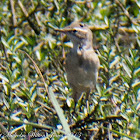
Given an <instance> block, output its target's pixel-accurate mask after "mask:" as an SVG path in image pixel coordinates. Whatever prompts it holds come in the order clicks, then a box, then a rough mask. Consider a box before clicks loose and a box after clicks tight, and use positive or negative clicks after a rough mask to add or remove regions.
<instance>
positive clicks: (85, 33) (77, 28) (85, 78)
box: [58, 22, 100, 102]
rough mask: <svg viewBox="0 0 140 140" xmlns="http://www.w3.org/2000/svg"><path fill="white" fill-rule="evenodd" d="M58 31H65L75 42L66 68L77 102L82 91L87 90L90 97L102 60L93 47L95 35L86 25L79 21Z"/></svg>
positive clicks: (67, 59) (73, 95) (68, 56)
mask: <svg viewBox="0 0 140 140" xmlns="http://www.w3.org/2000/svg"><path fill="white" fill-rule="evenodd" d="M58 31H60V32H63V33H65V34H66V35H67V36H68V37H69V39H70V40H71V41H72V43H73V48H72V49H71V50H70V53H68V55H67V58H66V65H65V69H66V73H67V80H68V83H69V84H70V86H71V88H72V89H73V94H72V97H73V99H74V100H75V102H77V101H78V99H79V98H80V96H81V93H82V92H86V98H88V96H89V93H90V91H91V90H92V89H94V88H95V85H96V81H97V78H98V69H99V66H100V62H99V59H98V56H97V54H96V53H95V51H94V49H93V42H92V41H93V35H92V32H91V30H90V29H89V28H88V27H87V26H86V25H84V24H82V23H79V22H74V23H72V24H71V25H69V26H67V27H65V28H64V29H58Z"/></svg>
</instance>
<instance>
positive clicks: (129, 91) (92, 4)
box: [0, 0, 140, 140]
mask: <svg viewBox="0 0 140 140" xmlns="http://www.w3.org/2000/svg"><path fill="white" fill-rule="evenodd" d="M77 20H80V21H81V22H83V23H86V24H87V25H89V27H90V29H91V30H92V31H93V34H94V46H95V49H96V52H97V54H98V55H99V58H100V62H101V66H100V72H99V79H98V85H97V89H96V90H95V91H94V92H93V94H91V101H90V104H89V106H86V105H84V104H83V102H82V101H80V102H79V103H78V105H79V108H80V110H78V111H77V112H76V113H75V114H73V113H72V112H73V107H72V101H71V98H70V94H71V92H72V91H71V88H70V87H69V85H68V83H67V81H66V74H65V70H64V60H65V54H67V53H68V51H69V50H70V47H71V43H70V42H69V40H68V39H67V38H66V37H65V36H63V35H61V34H60V33H58V32H56V31H55V30H54V29H55V28H63V27H65V26H66V25H68V24H70V23H71V22H73V21H77ZM139 35H140V1H138V0H135V1H133V0H120V1H119V0H107V1H106V0H100V1H98V0H94V1H92V0H83V1H77V0H76V1H74V0H69V1H68V0H40V1H39V0H28V1H27V0H1V1H0V48H1V49H0V138H1V139H26V138H28V139H31V138H34V137H36V138H38V139H39V138H44V139H55V140H57V139H66V138H67V137H68V138H69V139H70V138H71V137H75V139H140V36H139ZM21 50H22V51H21ZM25 52H26V53H27V54H26V53H25ZM28 55H29V56H30V57H31V58H29V56H28ZM33 61H34V62H35V63H36V64H37V65H38V67H39V69H40V71H41V73H42V75H43V77H44V79H45V83H46V85H47V86H46V87H45V86H44V83H43V81H42V78H41V74H38V71H37V68H36V67H35V65H34V62H33ZM48 88H49V91H48ZM50 93H51V94H50ZM48 95H49V96H48ZM51 95H55V97H56V99H57V101H56V100H55V99H54V98H53V97H52V96H51ZM65 101H67V103H68V104H69V103H71V106H70V107H69V108H63V112H61V111H62V110H59V109H60V108H59V107H57V106H58V104H57V103H58V102H59V104H60V105H61V106H62V105H63V104H64V102H65ZM55 105H56V106H55ZM63 115H64V116H65V118H64V116H63ZM65 120H67V121H65ZM64 124H66V125H64ZM62 126H63V129H62ZM68 127H69V128H70V129H69V128H68ZM70 131H71V134H72V136H71V137H70V136H69V135H68V134H67V132H70ZM34 134H35V135H34Z"/></svg>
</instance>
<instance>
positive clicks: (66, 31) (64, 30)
mask: <svg viewBox="0 0 140 140" xmlns="http://www.w3.org/2000/svg"><path fill="white" fill-rule="evenodd" d="M55 31H58V32H61V33H65V34H66V33H68V32H69V31H70V29H68V28H64V29H55Z"/></svg>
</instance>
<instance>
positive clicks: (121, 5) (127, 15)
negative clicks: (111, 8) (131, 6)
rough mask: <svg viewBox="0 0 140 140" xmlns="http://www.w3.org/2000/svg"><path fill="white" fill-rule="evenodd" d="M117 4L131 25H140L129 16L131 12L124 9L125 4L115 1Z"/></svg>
mask: <svg viewBox="0 0 140 140" xmlns="http://www.w3.org/2000/svg"><path fill="white" fill-rule="evenodd" d="M115 2H116V4H117V5H118V6H119V7H120V8H121V9H122V11H123V12H124V14H125V15H126V17H127V18H128V19H129V20H130V21H131V23H133V24H134V25H139V24H138V23H136V22H135V21H134V20H133V19H132V18H131V17H130V15H129V12H128V11H127V10H126V9H125V8H124V6H123V4H122V3H121V2H120V1H119V0H115Z"/></svg>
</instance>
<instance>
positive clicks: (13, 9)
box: [10, 0, 17, 35]
mask: <svg viewBox="0 0 140 140" xmlns="http://www.w3.org/2000/svg"><path fill="white" fill-rule="evenodd" d="M10 4H11V9H12V16H13V25H14V27H16V26H17V19H16V14H15V8H14V4H15V3H14V1H13V0H10ZM14 32H15V35H17V29H16V28H15V29H14Z"/></svg>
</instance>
